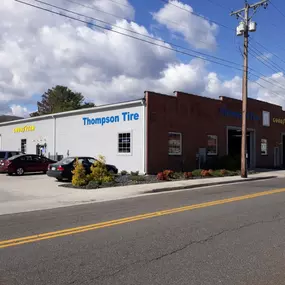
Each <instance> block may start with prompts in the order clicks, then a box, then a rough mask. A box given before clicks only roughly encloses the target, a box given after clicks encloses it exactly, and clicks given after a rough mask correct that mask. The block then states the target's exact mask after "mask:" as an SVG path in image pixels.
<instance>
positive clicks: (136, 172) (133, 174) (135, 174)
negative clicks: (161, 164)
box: [131, 171, 140, 176]
mask: <svg viewBox="0 0 285 285" xmlns="http://www.w3.org/2000/svg"><path fill="white" fill-rule="evenodd" d="M139 173H140V172H139V171H135V172H133V171H131V175H132V176H138V175H139Z"/></svg>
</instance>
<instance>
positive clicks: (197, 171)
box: [192, 169, 202, 177]
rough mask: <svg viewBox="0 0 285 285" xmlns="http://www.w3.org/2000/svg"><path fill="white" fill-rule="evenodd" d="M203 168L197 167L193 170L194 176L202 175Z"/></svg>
mask: <svg viewBox="0 0 285 285" xmlns="http://www.w3.org/2000/svg"><path fill="white" fill-rule="evenodd" d="M201 171H202V170H201V169H195V170H193V171H192V175H193V177H200V176H201Z"/></svg>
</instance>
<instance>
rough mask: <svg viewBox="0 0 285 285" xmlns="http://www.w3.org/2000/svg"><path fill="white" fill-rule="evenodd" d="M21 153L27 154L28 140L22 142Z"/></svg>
mask: <svg viewBox="0 0 285 285" xmlns="http://www.w3.org/2000/svg"><path fill="white" fill-rule="evenodd" d="M21 152H22V153H26V152H27V140H26V139H22V140H21Z"/></svg>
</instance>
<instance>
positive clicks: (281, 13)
mask: <svg viewBox="0 0 285 285" xmlns="http://www.w3.org/2000/svg"><path fill="white" fill-rule="evenodd" d="M269 2H270V4H271V5H272V6H273V8H274V9H275V10H276V11H278V12H279V13H280V15H282V16H283V17H284V18H285V14H284V13H283V12H282V11H281V10H280V9H279V8H278V7H277V6H276V5H275V4H274V3H273V2H272V1H271V0H269Z"/></svg>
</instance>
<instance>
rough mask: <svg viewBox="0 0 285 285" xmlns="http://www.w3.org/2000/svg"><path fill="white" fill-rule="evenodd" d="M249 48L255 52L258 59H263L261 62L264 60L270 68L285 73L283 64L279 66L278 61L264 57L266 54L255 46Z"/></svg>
mask: <svg viewBox="0 0 285 285" xmlns="http://www.w3.org/2000/svg"><path fill="white" fill-rule="evenodd" d="M249 50H250V51H251V52H252V53H253V54H255V55H256V59H257V60H258V61H261V62H263V63H264V64H266V66H267V67H268V68H270V69H271V70H273V71H274V72H277V73H278V72H283V73H284V74H285V70H284V69H283V68H282V67H281V66H279V65H278V64H277V63H275V62H273V61H272V60H270V59H265V58H264V54H263V53H262V52H261V51H259V50H258V49H256V48H253V47H249Z"/></svg>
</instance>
